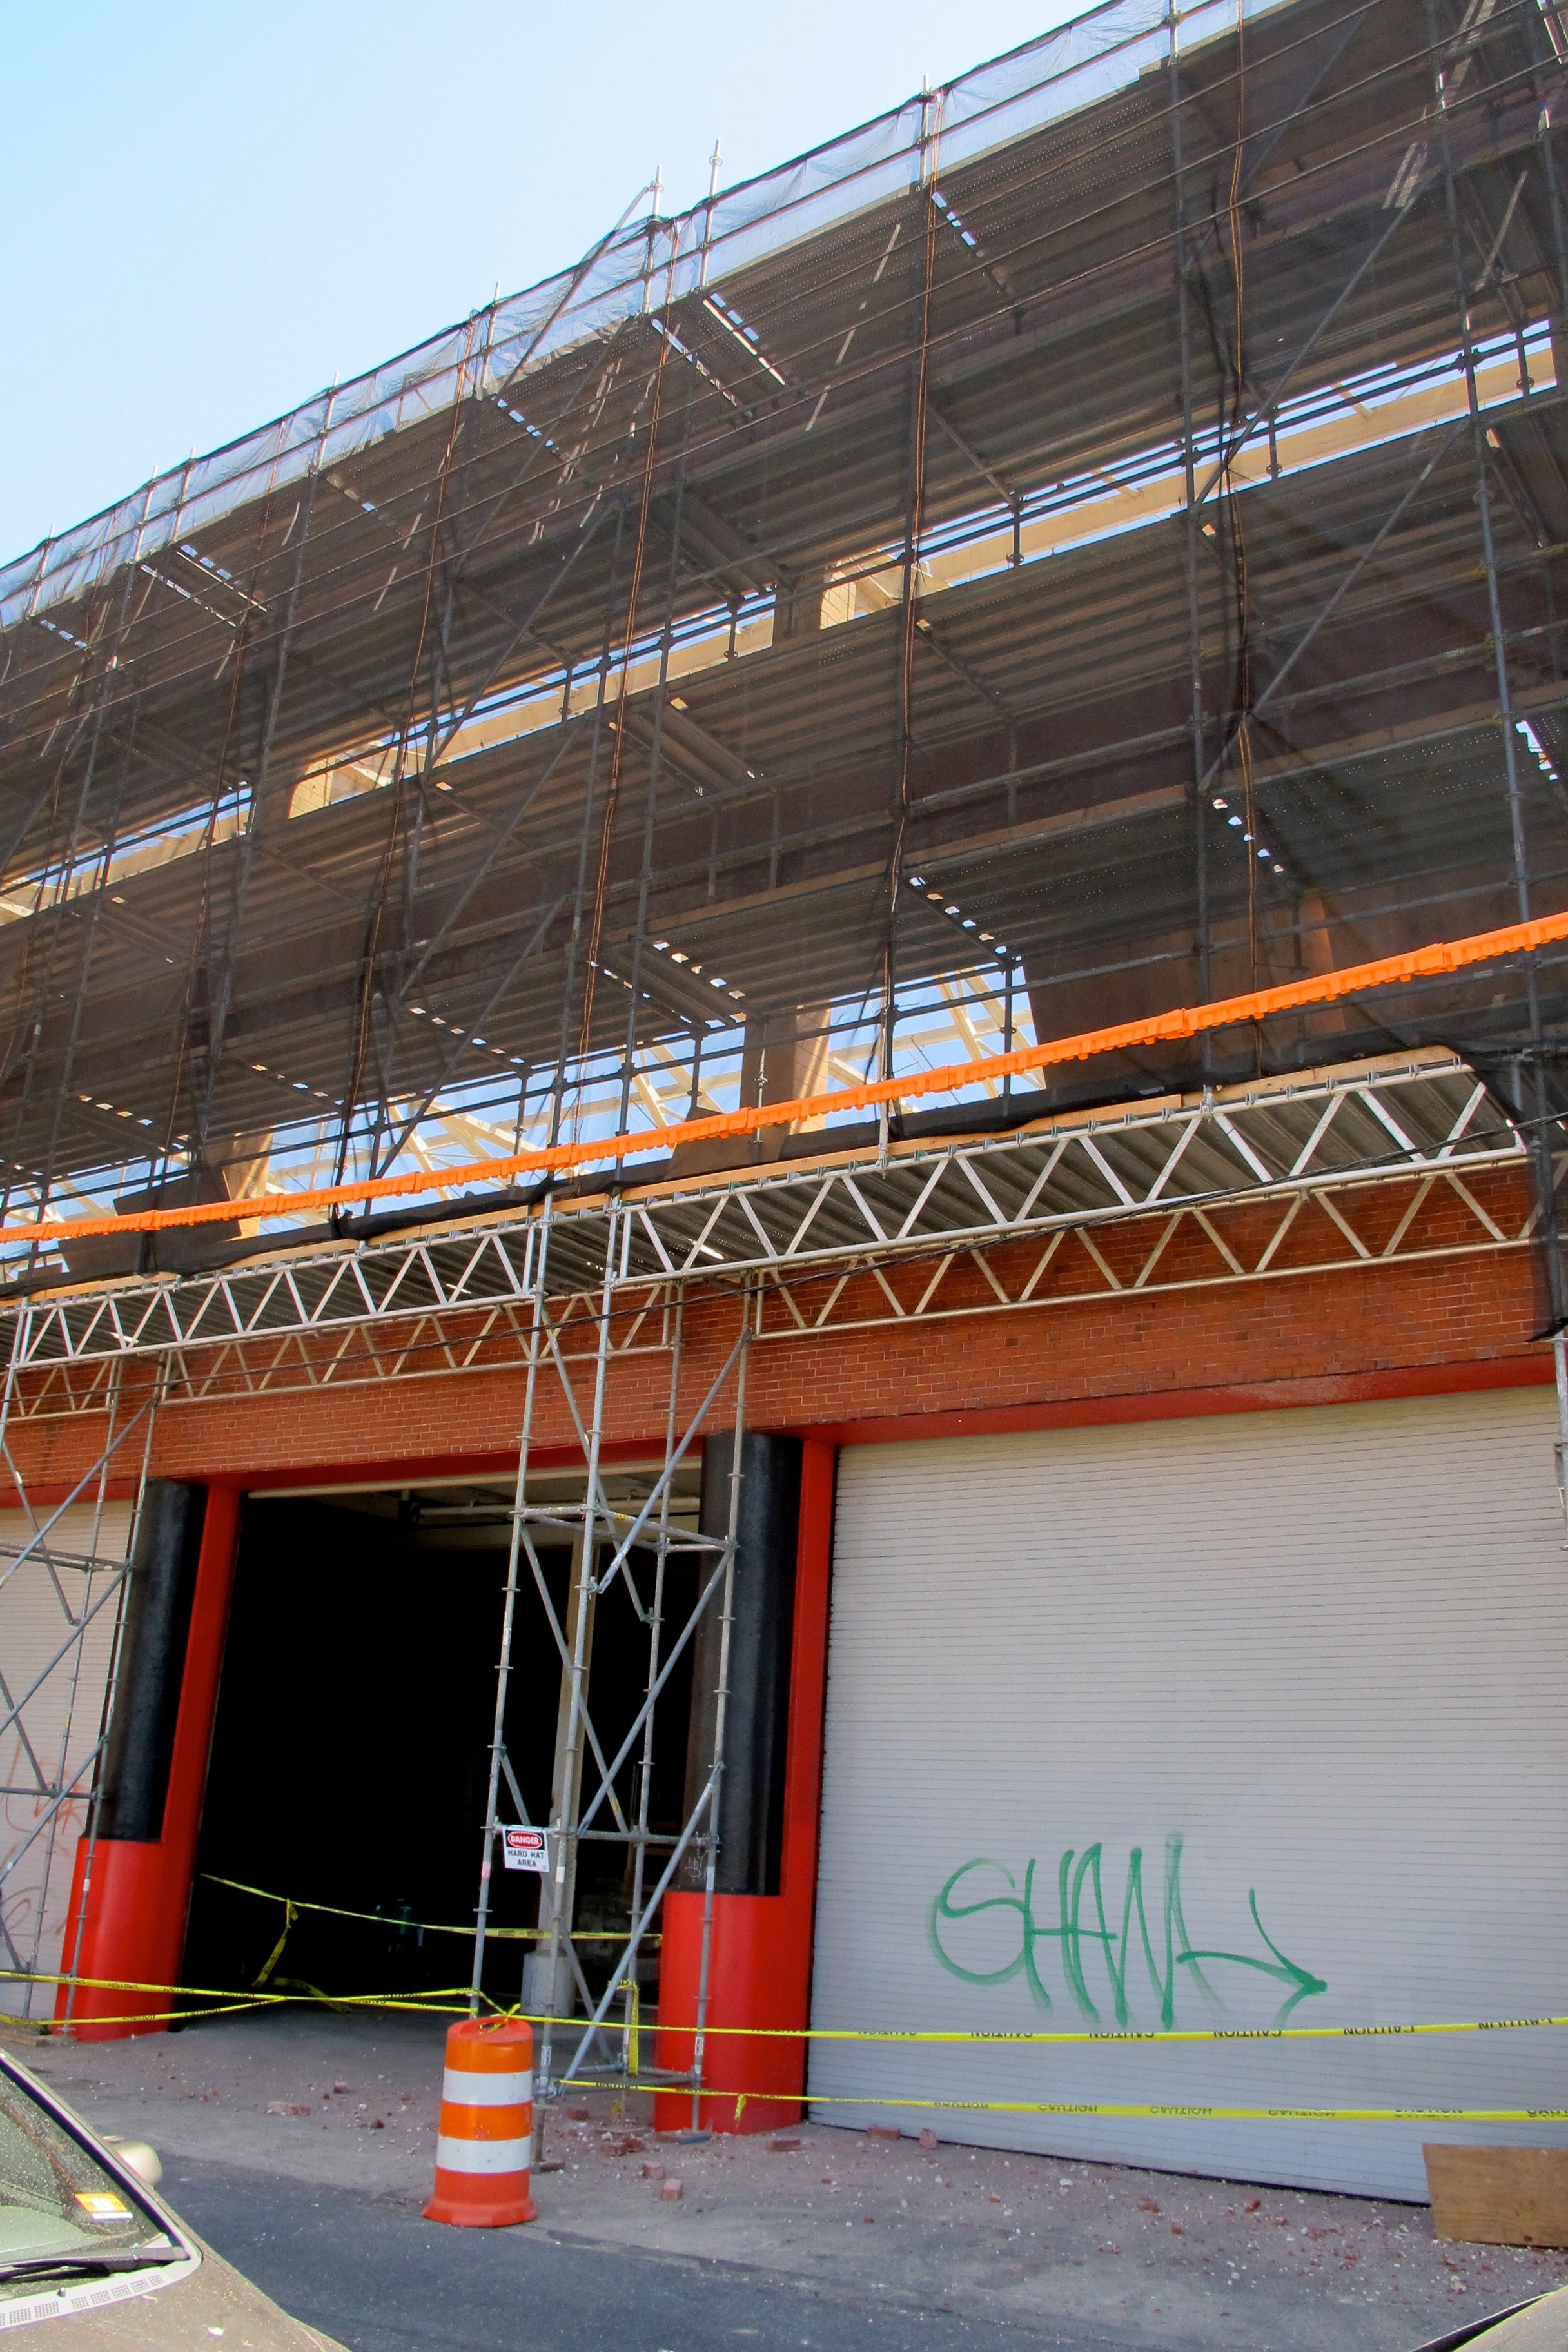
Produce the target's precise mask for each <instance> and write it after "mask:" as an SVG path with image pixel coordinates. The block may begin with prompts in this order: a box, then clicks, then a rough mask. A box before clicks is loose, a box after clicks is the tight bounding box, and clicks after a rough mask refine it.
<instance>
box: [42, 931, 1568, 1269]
mask: <svg viewBox="0 0 1568 2352" xmlns="http://www.w3.org/2000/svg"><path fill="white" fill-rule="evenodd" d="M1557 940H1568V914H1562V915H1542V916H1540V917H1537V918H1536V919H1534V920H1532V921H1531V922H1528V923H1510V924H1507V925H1505V927H1504V928H1503V929H1501V930H1497V931H1476V932H1472V933H1471V934H1470V936H1469V937H1468V938H1467V939H1462V940H1438V941H1437V942H1436V944H1435V945H1433V946H1431V947H1426V948H1413V949H1411V950H1409V952H1408V953H1406V954H1405V955H1393V956H1380V957H1378V958H1377V959H1376V960H1375V961H1373V962H1371V963H1352V964H1347V965H1345V966H1344V968H1343V969H1342V971H1325V972H1319V973H1316V974H1314V975H1313V976H1312V977H1311V978H1310V979H1308V980H1293V981H1289V982H1287V983H1286V984H1285V985H1284V986H1283V987H1281V988H1255V989H1253V990H1251V991H1250V992H1248V993H1247V994H1246V995H1244V996H1223V997H1220V998H1218V999H1217V1000H1216V1001H1215V1003H1212V1004H1193V1005H1183V1006H1180V1007H1179V1008H1178V1009H1177V1010H1176V1011H1175V1012H1173V1013H1152V1014H1150V1015H1149V1017H1148V1018H1147V1019H1145V1020H1142V1021H1123V1022H1120V1023H1119V1024H1117V1025H1116V1026H1115V1027H1113V1028H1110V1029H1086V1030H1084V1031H1082V1032H1081V1033H1080V1034H1079V1035H1078V1036H1076V1037H1053V1038H1051V1039H1050V1040H1049V1041H1048V1042H1047V1044H1045V1045H1023V1046H1020V1047H1019V1048H1018V1049H1017V1051H1016V1053H1012V1054H993V1055H989V1056H988V1057H987V1058H986V1059H984V1060H983V1061H976V1062H949V1063H947V1064H945V1065H944V1066H942V1068H940V1069H935V1070H920V1071H917V1072H915V1073H914V1074H912V1075H911V1076H909V1077H902V1078H874V1079H869V1080H868V1082H867V1083H866V1085H864V1086H861V1087H840V1088H839V1089H838V1090H837V1093H834V1094H830V1095H805V1096H803V1097H800V1098H799V1099H798V1100H796V1101H793V1102H774V1103H759V1104H758V1105H756V1106H755V1108H752V1109H749V1110H731V1111H721V1112H720V1113H719V1114H718V1115H717V1116H716V1117H714V1118H688V1119H682V1120H681V1121H680V1122H679V1125H677V1126H675V1127H659V1128H652V1129H643V1130H642V1131H640V1132H639V1133H637V1134H635V1135H605V1136H599V1137H597V1138H595V1139H594V1140H592V1141H589V1142H585V1143H556V1144H552V1145H550V1146H549V1147H548V1148H547V1149H545V1150H542V1151H514V1152H511V1153H509V1154H508V1155H507V1156H506V1157H505V1158H504V1159H499V1160H474V1161H473V1162H471V1163H470V1164H469V1165H468V1167H466V1168H447V1169H443V1170H442V1171H441V1172H440V1173H439V1175H431V1174H430V1173H428V1172H427V1171H426V1170H424V1169H416V1170H414V1171H410V1172H409V1174H407V1175H405V1176H373V1177H364V1178H362V1179H361V1180H360V1181H359V1182H358V1183H357V1184H323V1185H321V1186H319V1187H318V1188H317V1190H316V1191H314V1192H282V1193H279V1194H277V1195H276V1196H275V1198H276V1204H277V1209H278V1210H279V1212H282V1211H285V1210H287V1211H291V1212H295V1211H299V1210H302V1209H346V1208H351V1207H353V1206H354V1205H355V1204H357V1203H360V1202H366V1201H387V1200H395V1199H397V1198H398V1197H400V1196H406V1195H408V1194H410V1193H418V1192H436V1191H437V1190H438V1189H440V1188H441V1187H443V1186H447V1185H452V1184H473V1183H491V1184H493V1183H495V1182H496V1181H497V1180H498V1179H500V1178H502V1177H507V1176H552V1175H560V1174H562V1173H563V1172H564V1171H566V1170H568V1169H572V1168H586V1167H590V1166H592V1164H593V1163H594V1162H595V1160H633V1159H637V1158H639V1157H640V1156H641V1155H642V1154H643V1153H644V1152H647V1151H670V1150H674V1149H675V1148H676V1146H677V1145H678V1144H682V1143H708V1142H711V1141H713V1140H715V1139H718V1138H721V1137H724V1136H731V1135H757V1134H760V1133H761V1132H762V1130H763V1129H764V1128H768V1127H793V1126H795V1123H796V1122H797V1121H798V1120H801V1119H807V1118H829V1117H831V1116H832V1115H833V1114H834V1113H835V1112H837V1111H844V1110H875V1109H879V1108H881V1106H882V1104H884V1103H897V1102H907V1101H909V1100H910V1097H914V1096H920V1095H942V1094H955V1093H957V1092H959V1091H960V1090H961V1089H962V1088H963V1087H972V1086H973V1085H974V1084H975V1083H976V1081H977V1080H981V1079H984V1078H1004V1077H1020V1076H1023V1075H1024V1074H1025V1073H1026V1071H1029V1070H1045V1069H1049V1068H1050V1067H1052V1066H1053V1065H1055V1064H1056V1063H1058V1062H1087V1061H1090V1060H1092V1059H1093V1057H1094V1056H1095V1055H1097V1054H1116V1053H1122V1052H1125V1051H1126V1050H1127V1049H1128V1048H1129V1047H1131V1046H1134V1045H1160V1044H1162V1043H1163V1042H1164V1041H1166V1040H1168V1039H1171V1038H1181V1037H1195V1036H1197V1035H1198V1034H1199V1033H1200V1032H1201V1031H1203V1030H1205V1029H1230V1028H1235V1027H1237V1026H1238V1025H1239V1024H1244V1023H1246V1022H1248V1021H1263V1020H1267V1019H1268V1016H1269V1015H1270V1014H1271V1013H1293V1012H1295V1011H1296V1010H1297V1009H1298V1008H1300V1007H1304V1006H1307V1005H1310V1004H1331V1003H1333V1002H1334V1001H1335V999H1336V998H1338V997H1342V996H1360V995H1363V994H1364V993H1365V992H1366V991H1367V990H1369V989H1373V988H1388V987H1391V986H1393V985H1394V983H1395V982H1400V981H1411V980H1434V979H1437V978H1439V977H1440V976H1441V975H1442V974H1443V973H1445V972H1451V971H1459V970H1461V969H1462V968H1463V967H1464V966H1465V965H1467V964H1472V963H1490V962H1492V961H1495V960H1496V958H1498V957H1499V956H1510V955H1525V954H1530V953H1531V952H1533V950H1535V949H1537V948H1543V947H1549V946H1551V945H1552V943H1553V942H1554V941H1557ZM260 1205H261V1203H260V1202H259V1201H257V1200H248V1201H245V1202H234V1201H200V1202H192V1203H191V1204H190V1206H189V1207H187V1208H182V1209H143V1210H142V1211H141V1212H139V1213H138V1214H137V1215H135V1216H133V1217H119V1216H114V1217H46V1218H41V1219H40V1220H39V1221H38V1222H37V1223H36V1224H27V1225H0V1241H7V1242H21V1241H34V1242H41V1241H73V1240H74V1241H82V1240H85V1239H86V1238H87V1237H88V1236H89V1234H157V1233H163V1231H165V1230H166V1229H167V1228H169V1227H172V1226H175V1225H205V1224H217V1223H224V1222H226V1221H227V1220H231V1219H232V1218H233V1217H234V1216H235V1215H236V1214H237V1213H240V1214H243V1213H247V1212H248V1213H252V1214H253V1213H255V1211H256V1209H257V1208H258V1207H259V1206H260ZM278 1239H279V1243H280V1244H282V1243H284V1242H286V1240H287V1236H286V1235H284V1234H279V1236H278Z"/></svg>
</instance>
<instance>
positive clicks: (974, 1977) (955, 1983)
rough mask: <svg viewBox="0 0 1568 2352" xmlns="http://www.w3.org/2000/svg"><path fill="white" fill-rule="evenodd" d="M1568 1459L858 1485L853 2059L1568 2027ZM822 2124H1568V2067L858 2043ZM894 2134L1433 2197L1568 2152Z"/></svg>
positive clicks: (1458, 1408) (1479, 2043) (1046, 1453)
mask: <svg viewBox="0 0 1568 2352" xmlns="http://www.w3.org/2000/svg"><path fill="white" fill-rule="evenodd" d="M1554 1434H1555V1405H1554V1401H1553V1399H1552V1394H1551V1392H1550V1391H1545V1390H1540V1389H1532V1390H1524V1391H1511V1392H1503V1393H1499V1394H1489V1395H1478V1396H1463V1397H1446V1398H1433V1399H1423V1400H1418V1401H1413V1402H1398V1403H1392V1404H1378V1405H1363V1406H1347V1407H1333V1408H1329V1409H1324V1410H1310V1411H1295V1412H1272V1413H1247V1414H1236V1415H1226V1416H1224V1417H1220V1418H1215V1419H1212V1420H1192V1421H1174V1422H1165V1423H1140V1424H1137V1425H1134V1426H1129V1427H1121V1428H1100V1429H1089V1430H1078V1431H1068V1432H1053V1433H1044V1434H1037V1435H1025V1436H1016V1437H1001V1438H984V1439H976V1440H967V1439H965V1440H959V1441H947V1442H935V1443H930V1444H910V1445H883V1446H869V1447H857V1448H852V1449H848V1450H847V1451H846V1452H845V1453H844V1454H843V1455H842V1456H841V1459H840V1465H839V1486H838V1504H837V1533H836V1542H835V1553H834V1601H833V1624H832V1636H831V1648H830V1652H829V1670H828V1692H827V1740H826V1782H825V1790H824V1801H823V1834H822V1859H821V1879H820V1887H819V1898H818V1911H817V1930H816V1975H815V1981H814V1994H813V2000H814V2022H815V2023H816V2024H818V2025H837V2026H858V2027H879V2026H883V2027H885V2026H900V2027H906V2028H908V2027H915V2028H940V2027H955V2026H963V2027H980V2028H984V2029H986V2030H987V2031H989V2032H997V2033H1004V2034H1005V2033H1009V2032H1018V2031H1020V2030H1030V2029H1072V2030H1083V2029H1089V2030H1091V2031H1092V2030H1106V2029H1111V2030H1114V2029H1115V2028H1117V2027H1118V2026H1119V2025H1121V2026H1124V2027H1131V2028H1144V2029H1148V2028H1158V2027H1161V2026H1162V2025H1164V2026H1176V2027H1184V2026H1210V2025H1217V2026H1221V2027H1224V2028H1226V2029H1227V2030H1229V2031H1235V2030H1237V2029H1248V2028H1251V2029H1257V2028H1267V2027H1268V2026H1270V2025H1271V2024H1276V2023H1280V2022H1285V2023H1289V2024H1290V2025H1294V2026H1304V2025H1327V2026H1333V2027H1336V2028H1337V2027H1354V2026H1369V2025H1389V2024H1406V2023H1413V2022H1417V2021H1429V2020H1444V2021H1451V2020H1471V2019H1500V2018H1508V2017H1519V2016H1539V2015H1541V2014H1542V2013H1543V2012H1546V2013H1552V2014H1562V2013H1563V2012H1565V2011H1568V1769H1565V1768H1568V1706H1565V1701H1568V1590H1565V1587H1568V1560H1565V1557H1564V1550H1563V1521H1562V1517H1561V1513H1560V1511H1559V1508H1558V1503H1557V1495H1556V1488H1555V1483H1554V1475H1553V1462H1552V1440H1553V1437H1554ZM811 2084H812V2088H813V2091H814V2093H815V2094H816V2095H817V2096H818V2097H819V2098H820V2099H823V2100H824V2101H825V2102H826V2100H828V2099H833V2100H837V2101H843V2100H846V2099H848V2100H853V2099H854V2098H855V2097H856V2096H857V2095H862V2096H863V2095H866V2094H868V2093H875V2092H883V2093H886V2094H888V2095H901V2096H905V2097H913V2098H924V2097H931V2096H933V2095H934V2096H942V2097H946V2098H954V2099H962V2098H974V2099H983V2100H989V2101H1007V2100H1019V2101H1028V2100H1041V2099H1044V2100H1053V2101H1071V2102H1077V2101H1095V2102H1105V2103H1112V2104H1116V2103H1121V2104H1131V2105H1175V2106H1180V2105H1184V2104H1186V2103H1191V2102H1201V2103H1204V2104H1205V2105H1237V2106H1258V2105H1264V2106H1280V2105H1289V2106H1296V2105H1305V2106H1313V2107H1316V2106H1332V2107H1352V2106H1357V2107H1359V2106H1409V2105H1421V2106H1426V2105H1442V2106H1464V2107H1472V2106H1489V2107H1490V2106H1506V2107H1511V2106H1515V2105H1519V2106H1540V2105H1556V2106H1568V2030H1563V2031H1557V2032H1518V2033H1488V2034H1479V2035H1477V2034H1470V2035H1452V2036H1446V2037H1436V2036H1434V2037H1422V2038H1419V2039H1403V2040H1397V2041H1382V2040H1373V2041H1361V2040H1354V2039H1342V2038H1340V2037H1339V2036H1338V2035H1337V2034H1336V2035H1335V2036H1334V2037H1333V2038H1331V2039H1329V2040H1326V2041H1300V2042H1279V2041H1273V2040H1268V2041H1261V2042H1248V2041H1242V2042H1193V2043H1185V2044H1174V2045H1173V2044H1150V2043H1147V2042H1131V2043H1120V2044H1119V2043H1114V2042H1112V2043H1106V2042H1100V2043H1089V2044H1083V2043H1079V2044H1076V2045H1075V2044H1065V2045H1056V2046H1052V2045H1048V2044H1047V2045H1044V2046H1038V2045H1037V2046H1035V2047H1033V2048H1024V2047H1020V2046H1017V2045H1016V2044H1015V2045H1012V2046H1008V2047H1004V2048H998V2049H990V2048H980V2049H973V2048H971V2049H967V2050H965V2051H963V2052H957V2051H954V2050H953V2049H952V2047H951V2046H950V2047H947V2048H943V2047H942V2045H932V2044H926V2045H921V2044H915V2045H913V2046H907V2045H895V2046H887V2045H882V2046H878V2045H874V2044H856V2043H842V2044H838V2043H822V2044H817V2045H816V2047H815V2049H814V2051H813V2055H812V2063H811ZM816 2112H817V2114H818V2115H819V2116H820V2117H821V2118H822V2119H823V2120H835V2121H844V2122H852V2123H860V2124H864V2123H866V2122H868V2121H871V2120H874V2119H876V2115H877V2111H876V2110H873V2109H871V2108H869V2107H858V2106H856V2105H827V2104H824V2105H821V2106H819V2107H818V2109H817V2111H816ZM881 2119H882V2120H884V2121H886V2120H889V2112H888V2111H885V2110H884V2111H882V2113H881ZM897 2119H898V2120H899V2121H900V2122H902V2123H904V2124H905V2125H906V2126H913V2125H916V2124H919V2123H921V2122H927V2121H929V2122H931V2123H932V2124H934V2125H936V2126H937V2127H938V2128H939V2129H940V2130H942V2133H943V2135H944V2137H963V2138H973V2139H974V2140H976V2141H983V2142H986V2143H989V2144H994V2145H1000V2146H1005V2147H1035V2148H1039V2149H1043V2150H1049V2151H1051V2152H1053V2153H1057V2154H1062V2155H1070V2154H1081V2155H1086V2156H1096V2157H1100V2158H1110V2159H1114V2160H1121V2161H1125V2162H1132V2163H1140V2164H1152V2165H1163V2166H1168V2167H1173V2168H1180V2169H1192V2170H1196V2171H1205V2172H1211V2173H1218V2174H1221V2175H1229V2176H1233V2177H1240V2178H1243V2179H1257V2180H1282V2181H1292V2182H1297V2183H1302V2184H1306V2183H1313V2184H1318V2185H1321V2186H1324V2187H1332V2188H1338V2189H1360V2190H1364V2191H1370V2192H1374V2193H1379V2194H1384V2195H1396V2196H1397V2195H1404V2196H1414V2197H1422V2196H1424V2195H1425V2189H1424V2186H1423V2181H1424V2175H1423V2171H1422V2166H1421V2157H1420V2144H1421V2142H1422V2140H1423V2139H1424V2138H1425V2139H1432V2138H1452V2137H1466V2138H1470V2137H1489V2138H1493V2139H1500V2140H1504V2141H1512V2142H1519V2141H1523V2142H1529V2143H1536V2144H1542V2143H1545V2144H1558V2145H1561V2144H1564V2143H1565V2142H1568V2132H1565V2131H1564V2130H1563V2128H1562V2127H1560V2126H1552V2125H1531V2126H1521V2125H1519V2124H1510V2125H1505V2126H1463V2127H1460V2126H1453V2125H1446V2126H1434V2125H1430V2124H1428V2125H1414V2126H1411V2125H1394V2124H1376V2123H1352V2122H1339V2123H1329V2124H1319V2123H1310V2122H1299V2121H1288V2120H1272V2119H1271V2120H1268V2121H1248V2120H1234V2121H1215V2120H1208V2119H1205V2120H1201V2121H1200V2120H1194V2119H1191V2118H1183V2117H1181V2116H1162V2117H1160V2118H1157V2119H1148V2118H1112V2117H1100V2116H1097V2117H1094V2118H1087V2117H1086V2118H1082V2119H1070V2120H1069V2119H1064V2118H1060V2117H1056V2116H1050V2117H1031V2116H1020V2115H1008V2114H988V2115H974V2116H965V2117H963V2118H959V2117H956V2116H952V2115H946V2116H942V2115H938V2114H935V2113H931V2114H929V2115H927V2114H922V2113H921V2112H920V2111H919V2110H918V2109H916V2110H910V2109H904V2110H902V2111H897Z"/></svg>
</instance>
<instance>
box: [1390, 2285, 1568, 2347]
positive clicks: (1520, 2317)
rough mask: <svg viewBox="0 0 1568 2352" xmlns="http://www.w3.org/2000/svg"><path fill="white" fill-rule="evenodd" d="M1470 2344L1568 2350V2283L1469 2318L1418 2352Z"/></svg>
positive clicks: (1424, 2345)
mask: <svg viewBox="0 0 1568 2352" xmlns="http://www.w3.org/2000/svg"><path fill="white" fill-rule="evenodd" d="M1469 2344H1474V2345H1475V2346H1477V2347H1478V2352H1568V2286H1564V2287H1558V2288H1557V2289H1556V2290H1555V2292H1554V2293H1552V2294H1536V2295H1531V2298H1530V2300H1529V2302H1528V2303H1515V2304H1510V2306H1509V2308H1508V2309H1507V2310H1506V2311H1494V2312H1492V2313H1491V2314H1490V2315H1489V2316H1488V2317H1487V2318H1485V2319H1471V2320H1468V2321H1467V2322H1466V2324H1465V2326H1463V2327H1456V2328H1454V2329H1452V2330H1451V2331H1450V2332H1449V2334H1448V2335H1447V2336H1434V2337H1433V2338H1432V2339H1431V2340H1430V2341H1429V2342H1428V2343H1426V2344H1423V2345H1421V2346H1420V2347H1418V2352H1459V2347H1460V2346H1461V2345H1469Z"/></svg>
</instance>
